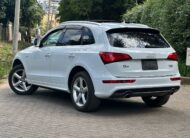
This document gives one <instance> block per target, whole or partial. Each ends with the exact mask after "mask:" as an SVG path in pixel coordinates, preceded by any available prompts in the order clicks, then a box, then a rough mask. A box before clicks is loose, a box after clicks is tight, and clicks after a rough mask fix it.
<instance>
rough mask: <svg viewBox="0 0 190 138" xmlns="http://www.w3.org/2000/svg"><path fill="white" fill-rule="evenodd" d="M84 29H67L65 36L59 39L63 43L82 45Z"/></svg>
mask: <svg viewBox="0 0 190 138" xmlns="http://www.w3.org/2000/svg"><path fill="white" fill-rule="evenodd" d="M81 38H82V30H81V29H67V30H66V32H65V34H64V36H63V38H62V39H60V40H59V43H61V44H62V45H81Z"/></svg>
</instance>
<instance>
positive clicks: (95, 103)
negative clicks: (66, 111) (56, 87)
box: [71, 71, 101, 112]
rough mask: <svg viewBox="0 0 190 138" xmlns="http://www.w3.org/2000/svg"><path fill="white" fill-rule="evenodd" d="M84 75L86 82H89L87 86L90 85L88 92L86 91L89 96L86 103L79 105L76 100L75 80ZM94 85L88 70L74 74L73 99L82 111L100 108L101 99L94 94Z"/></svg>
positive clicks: (72, 84)
mask: <svg viewBox="0 0 190 138" xmlns="http://www.w3.org/2000/svg"><path fill="white" fill-rule="evenodd" d="M80 77H82V78H83V79H84V80H85V82H86V83H87V84H86V85H87V87H88V92H87V93H86V95H87V98H86V103H85V104H84V105H83V106H78V105H77V104H76V102H75V100H74V92H73V91H74V89H73V87H74V83H75V81H76V80H77V79H78V78H80ZM94 91H95V90H94V86H93V83H92V80H91V78H90V76H89V74H88V73H87V72H84V71H82V72H78V73H77V74H75V75H74V77H73V79H72V82H71V99H72V103H73V105H74V107H75V108H76V109H77V110H79V111H82V112H92V111H95V110H97V109H98V107H99V106H100V103H101V100H100V99H98V98H97V97H96V96H95V95H94Z"/></svg>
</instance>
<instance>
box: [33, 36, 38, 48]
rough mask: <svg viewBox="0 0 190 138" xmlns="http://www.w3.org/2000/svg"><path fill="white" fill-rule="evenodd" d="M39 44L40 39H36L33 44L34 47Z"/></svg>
mask: <svg viewBox="0 0 190 138" xmlns="http://www.w3.org/2000/svg"><path fill="white" fill-rule="evenodd" d="M37 44H38V39H37V38H35V39H34V42H33V45H35V46H37Z"/></svg>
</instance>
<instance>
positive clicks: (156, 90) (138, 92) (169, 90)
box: [93, 75, 181, 98]
mask: <svg viewBox="0 0 190 138" xmlns="http://www.w3.org/2000/svg"><path fill="white" fill-rule="evenodd" d="M173 77H180V75H176V76H170V77H155V78H127V80H132V79H135V82H134V83H117V84H105V83H103V82H102V81H103V80H116V79H119V80H126V78H115V77H114V78H113V77H112V78H96V79H93V84H94V88H95V95H96V96H97V97H98V98H112V97H114V98H115V97H134V96H148V95H150V96H160V95H167V94H173V93H175V92H177V91H178V90H179V88H180V86H181V81H180V80H177V81H171V78H173Z"/></svg>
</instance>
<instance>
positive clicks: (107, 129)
mask: <svg viewBox="0 0 190 138" xmlns="http://www.w3.org/2000/svg"><path fill="white" fill-rule="evenodd" d="M6 137H10V138H12V137H23V138H28V137H31V138H46V137H50V138H56V137H63V138H65V137H108V138H112V137H113V138H117V137H123V138H126V137H129V138H132V137H141V138H153V137H154V138H155V137H165V138H167V137H171V138H175V137H176V138H177V137H179V138H185V137H187V138H189V137H190V86H183V87H182V88H181V90H180V92H178V93H177V94H176V95H174V96H173V97H172V98H171V100H170V102H169V103H168V104H167V105H165V106H164V107H163V108H157V109H153V108H148V107H146V106H145V105H144V104H143V102H142V101H141V99H140V98H132V99H127V100H111V101H108V100H106V101H104V102H103V104H102V106H101V108H100V110H99V111H98V112H95V113H81V112H78V111H76V110H75V109H73V107H72V104H71V101H70V98H69V95H68V94H65V93H62V92H54V91H51V90H45V89H40V90H38V92H37V93H36V94H34V95H32V96H18V95H16V94H14V93H12V92H11V90H10V89H9V88H8V86H7V84H4V85H1V86H0V138H6Z"/></svg>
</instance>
